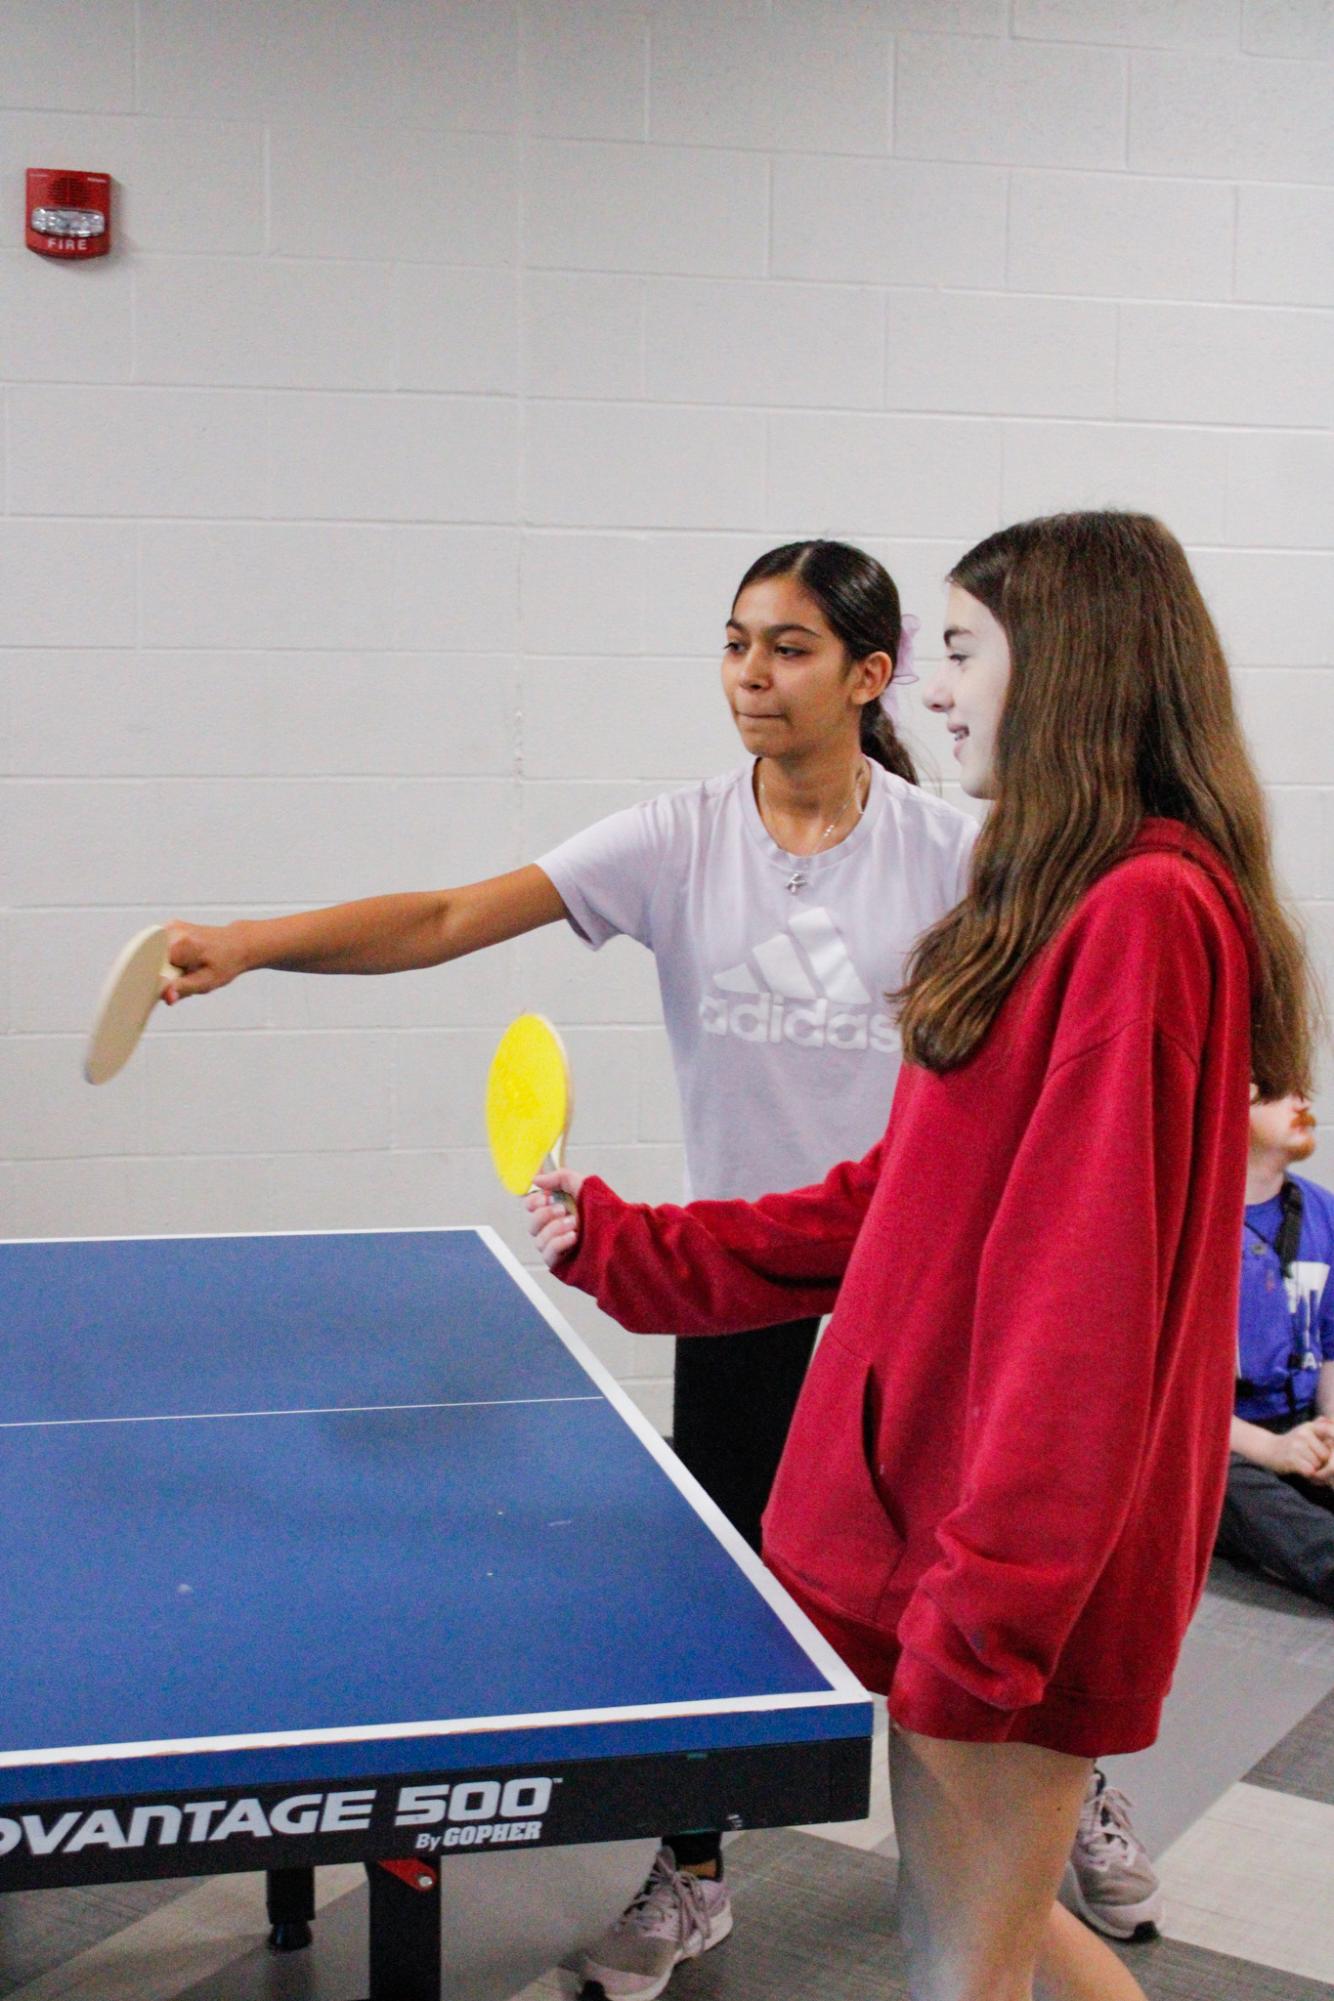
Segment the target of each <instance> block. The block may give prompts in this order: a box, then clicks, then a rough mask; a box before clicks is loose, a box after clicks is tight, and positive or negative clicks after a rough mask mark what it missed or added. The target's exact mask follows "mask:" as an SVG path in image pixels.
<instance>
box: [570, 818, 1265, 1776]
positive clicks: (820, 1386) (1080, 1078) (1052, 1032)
mask: <svg viewBox="0 0 1334 2001" xmlns="http://www.w3.org/2000/svg"><path fill="white" fill-rule="evenodd" d="M1256 977H1257V969H1256V964H1255V953H1254V944H1253V940H1252V933H1251V928H1250V925H1249V922H1248V920H1247V916H1246V913H1245V909H1244V906H1243V904H1242V902H1241V899H1240V896H1239V894H1238V891H1237V889H1236V887H1235V885H1234V883H1233V882H1232V880H1231V878H1230V877H1229V875H1228V874H1227V872H1226V870H1225V869H1224V867H1223V865H1222V863H1221V862H1220V860H1219V859H1218V857H1217V855H1216V854H1215V853H1214V851H1213V850H1212V849H1211V848H1210V847H1209V846H1208V845H1207V844H1206V843H1205V842H1204V841H1202V840H1201V839H1199V838H1198V837H1197V836H1196V835H1195V834H1193V833H1192V832H1190V831H1189V830H1188V829H1187V828H1185V827H1183V826H1181V825H1179V824H1178V823H1177V822H1175V821H1170V820H1148V821H1146V822H1145V823H1144V825H1143V827H1142V829H1141V831H1140V833H1139V835H1138V837H1137V838H1136V840H1135V841H1134V843H1133V844H1132V846H1131V847H1130V849H1129V850H1128V851H1127V853H1126V855H1125V856H1124V857H1123V859H1122V860H1121V861H1120V862H1118V863H1117V864H1116V865H1115V866H1114V867H1113V868H1111V869H1110V870H1109V871H1108V872H1107V873H1106V874H1105V875H1104V876H1102V877H1101V878H1100V879H1099V880H1098V881H1097V882H1096V883H1095V884H1094V885H1093V886H1092V888H1091V889H1089V891H1088V892H1087V893H1086V894H1085V896H1084V897H1083V898H1082V899H1081V901H1080V903H1079V904H1078V906H1077V907H1076V909H1075V911H1074V913H1073V914H1072V916H1071V917H1070V919H1069V921H1068V922H1067V923H1066V924H1065V925H1064V926H1063V928H1062V929H1061V931H1060V932H1059V933H1058V934H1057V936H1056V937H1055V938H1054V939H1053V940H1052V941H1051V942H1050V943H1049V944H1048V945H1047V946H1046V947H1044V949H1043V950H1042V951H1041V952H1039V953H1038V954H1037V955H1036V957H1035V958H1034V960H1033V961H1032V962H1031V964H1030V965H1029V966H1028V968H1027V969H1026V970H1025V972H1024V974H1023V975H1022V976H1021V978H1020V980H1019V981H1018V983H1017V984H1016V986H1015V987H1014V989H1013V990H1012V992H1011V993H1010V995H1009V997H1008V998H1007V999H1006V1001H1005V1002H1004V1004H1003V1005H1002V1007H1001V1008H1000V1010H999V1012H998V1013H997V1015H996V1018H995V1020H994V1021H993V1023H992V1026H991V1028H990V1030H989V1031H988V1033H987V1035H986V1037H985V1039H984V1040H983V1042H982V1044H981V1045H980V1047H979V1048H978V1050H977V1051H976V1053H975V1054H974V1055H973V1056H972V1057H971V1058H970V1059H969V1061H968V1062H967V1063H965V1064H963V1065H962V1066H961V1067H960V1068H958V1069H956V1070H952V1071H950V1072H948V1073H946V1074H945V1075H937V1074H935V1073H934V1072H932V1071H929V1070H923V1069H919V1068H917V1067H915V1066H912V1065H905V1067H904V1069H903V1071H902V1074H901V1076H900V1079H899V1084H898V1089H897V1091H896V1093H895V1097H894V1104H893V1109H892V1112H891V1115H890V1121H889V1127H888V1130H887V1131H886V1133H885V1136H884V1138H883V1139H882V1140H881V1141H880V1142H879V1144H878V1145H877V1146H876V1147H875V1148H873V1150H872V1151H871V1152H870V1153H869V1154H868V1155H867V1156H866V1158H865V1159H864V1160H862V1161H856V1162H848V1163H846V1164H844V1165H843V1166H840V1167H836V1168H835V1169H834V1170H833V1172H832V1173H831V1174H830V1175H829V1176H828V1177H827V1179H826V1180H825V1181H824V1182H822V1183H821V1184H820V1185H819V1186H818V1187H813V1188H803V1189H798V1190H797V1191H796V1192H795V1193H792V1194H788V1195H769V1196H765V1197H764V1198H763V1199H762V1200H760V1201H758V1202H753V1203H750V1202H695V1203H692V1204H691V1205H690V1206H689V1207H688V1208H678V1207H662V1208H656V1209H650V1208H646V1207H643V1206H637V1205H631V1204H628V1203H625V1202H622V1201H621V1200H620V1199H619V1198H618V1197H617V1196H616V1195H614V1194H613V1193H612V1191H611V1190H610V1189H609V1188H608V1187H607V1186H606V1185H605V1183H603V1182H601V1181H599V1180H598V1179H597V1178H596V1177H594V1176H590V1177H589V1178H588V1179H587V1180H586V1181H585V1182H584V1185H583V1194H582V1197H581V1201H580V1210H581V1217H582V1232H581V1237H580V1241H579V1244H578V1245H577V1247H576V1249H575V1251H574V1253H573V1254H572V1255H571V1256H570V1257H569V1258H567V1259H566V1260H565V1261H564V1262H563V1263H562V1264H561V1265H560V1266H559V1267H558V1268H557V1275H558V1276H559V1277H560V1278H562V1279H565V1280H567V1281H569V1282H570V1283H571V1284H573V1285H577V1286H580V1287H582V1288H583V1289H584V1290H585V1291H588V1292H591V1293H593V1294H594V1295H595V1296H596V1298H597V1299H598V1301H599V1303H600V1304H601V1305H602V1306H604V1307H605V1308H606V1310H607V1311H608V1312H609V1313H611V1314H613V1315H614V1316H615V1317H616V1319H618V1320H619V1321H621V1322H622V1324H623V1325H625V1326H626V1327H630V1328H634V1329H637V1330H640V1331H644V1332H655V1333H660V1332H663V1331H676V1332H679V1333H682V1334H715V1333H727V1332H732V1331H734V1330H737V1329H740V1328H746V1327H761V1326H766V1325H770V1324H772V1323H775V1322H779V1321H785V1320H792V1319H796V1318H798V1317H802V1316H805V1315H811V1314H820V1313H828V1312H830V1311H831V1310H832V1312H833V1319H832V1321H831V1322H830V1324H829V1327H828V1328H827V1330H826V1332H825V1336H824V1339H823V1340H822V1342H821V1343H820V1346H819V1348H818V1349H817V1351H816V1354H815V1359H814V1361H813V1363H812V1365H811V1369H810V1374H809V1376H808V1378H807V1381H806V1384H805V1387H804V1389H803V1392H802V1395H801V1400H800V1402H799V1404H798V1406H797V1412H796V1416H795V1418H794V1420H793V1424H792V1430H791V1434H790V1436H789V1439H788V1445H787V1450H786V1453H785V1455H784V1458H783V1461H782V1464H781V1466H780V1468H779V1472H778V1477H777V1480H776V1482H775V1485H774V1490H773V1494H772V1497H771V1499H770V1503H769V1508H768V1512H767V1513H766V1516H765V1523H764V1553H765V1558H766V1561H767V1562H768V1563H769V1565H770V1567H771V1568H772V1569H773V1570H774V1571H775V1572H776V1573H777V1575H778V1577H779V1578H780V1579H781V1580H782V1582H783V1583H784V1584H785V1585H786V1586H787V1588H788V1590H789V1591H790V1592H791V1593H792V1594H793V1596H794V1597H795V1598H796V1599H797V1601H798V1602H799V1603H800V1604H801V1605H802V1606H803V1608H804V1609H805V1610H806V1611H807V1612H808V1613H809V1615H810V1616H811V1618H812V1619H813V1620H814V1621H815V1623H816V1624H817V1625H818V1626H819V1627H820V1628H821V1629H822V1630H823V1631H824V1632H825V1633H826V1634H827V1636H828V1637H829V1639H830V1640H831V1641H832V1642H833V1644H834V1645H835V1646H836V1647H837V1648H838V1650H839V1651H840V1652H841V1653H842V1654H843V1656H844V1658H845V1659H846V1660H847V1661H848V1663H849V1665H850V1666H851V1667H852V1668H853V1669H854V1671H855V1672H856V1673H858V1674H859V1675H860V1676H861V1677H862V1679H863V1680H864V1681H865V1682H866V1683H867V1684H868V1686H870V1687H871V1688H875V1689H880V1690H883V1691H885V1692H887V1693H888V1695H889V1698H890V1711H891V1714H892V1715H893V1716H894V1718H895V1719H896V1720H897V1721H898V1722H899V1723H900V1724H902V1725H903V1726H904V1727H905V1728H906V1729H910V1730H916V1731H920V1732H923V1733H925V1734H926V1735H928V1736H934V1737H950V1738H958V1739H965V1740H976V1741H1002V1740H1006V1739H1011V1740H1014V1741H1017V1742H1022V1743H1031V1744H1041V1745H1046V1746H1048V1747H1050V1748H1051V1749H1053V1750H1059V1751H1067V1752H1071V1753H1074V1754H1077V1755H1081V1756H1096V1755H1099V1754H1102V1753H1109V1752H1115V1751H1134V1750H1138V1749H1140V1748H1141V1747H1142V1746H1144V1745H1145V1744H1149V1743H1152V1741H1153V1739H1154V1736H1155V1734H1156V1731H1157V1726H1158V1718H1159V1712H1160V1710H1161V1707H1162V1702H1163V1698H1164V1696H1165V1695H1166V1694H1167V1691H1168V1688H1169V1687H1170V1685H1171V1679H1172V1673H1173V1670H1174V1667H1175V1664H1176V1659H1177V1654H1178V1652H1179V1650H1180V1646H1181V1641H1182V1638H1183V1636H1184V1634H1185V1630H1186V1626H1187V1624H1188V1622H1189V1620H1190V1617H1191V1614H1192V1612H1193V1610H1194V1608H1195V1605H1196V1602H1197V1600H1198V1598H1199V1594H1200V1591H1201V1589H1202V1586H1203V1581H1204V1575H1205V1571H1206V1567H1207V1565H1208V1561H1209V1555H1210V1551H1211V1548H1212V1545H1213V1537H1214V1530H1215V1527H1216V1525H1217V1520H1218V1515H1219V1511H1220V1508H1221V1506H1222V1497H1223V1486H1224V1479H1225V1473H1226V1466H1227V1450H1228V1429H1229V1422H1230V1418H1231V1414H1232V1396H1233V1380H1234V1370H1235V1364H1236V1344H1237V1294H1238V1283H1239V1266H1240V1251H1239V1246H1240V1242H1241V1220H1242V1202H1243V1194H1244V1185H1245V1171H1246V1150H1247V1125H1248V1101H1249V1083H1250V1066H1251V1054H1250V1021H1251V988H1252V983H1253V981H1254V980H1255V978H1256ZM740 1421H744V1420H740Z"/></svg>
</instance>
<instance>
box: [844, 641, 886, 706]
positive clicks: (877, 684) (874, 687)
mask: <svg viewBox="0 0 1334 2001" xmlns="http://www.w3.org/2000/svg"><path fill="white" fill-rule="evenodd" d="M853 671H854V677H855V681H854V692H855V694H856V696H857V699H858V701H860V702H862V703H866V702H877V701H879V699H880V697H881V696H882V695H883V694H884V692H885V690H886V688H887V687H888V686H889V677H890V675H891V674H892V672H893V671H894V662H893V661H892V660H891V659H890V657H889V655H888V653H868V654H867V655H866V656H865V657H864V659H861V660H858V661H857V662H856V663H855V666H854V670H853Z"/></svg>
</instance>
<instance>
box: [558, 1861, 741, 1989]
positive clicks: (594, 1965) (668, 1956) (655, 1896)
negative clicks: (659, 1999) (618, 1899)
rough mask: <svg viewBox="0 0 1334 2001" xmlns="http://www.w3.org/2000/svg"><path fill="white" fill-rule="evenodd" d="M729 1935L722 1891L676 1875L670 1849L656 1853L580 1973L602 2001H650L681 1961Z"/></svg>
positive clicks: (707, 1881) (703, 1880) (718, 1885)
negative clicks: (644, 1878) (629, 1900)
mask: <svg viewBox="0 0 1334 2001" xmlns="http://www.w3.org/2000/svg"><path fill="white" fill-rule="evenodd" d="M731 1929H732V1905H731V1902H730V1900H729V1898H728V1895H727V1885H726V1884H725V1883H724V1882H722V1881H721V1880H717V1881H715V1880H714V1879H713V1878H711V1877H708V1876H692V1875H691V1874H690V1872H689V1870H686V1869H678V1868H677V1866H676V1857H675V1856H674V1855H673V1854H672V1851H671V1849H670V1848H660V1849H659V1850H658V1853H657V1857H656V1859H655V1861H654V1864H653V1868H652V1871H651V1872H650V1875H649V1879H648V1881H647V1883H645V1885H644V1887H643V1889H642V1890H641V1891H640V1893H639V1895H638V1896H637V1897H636V1898H635V1899H634V1901H633V1902H632V1903H631V1904H630V1906H629V1907H628V1909H626V1910H625V1911H623V1912H622V1913H621V1915H620V1917H619V1918H617V1920H616V1922H615V1924H614V1925H609V1926H608V1928H607V1930H606V1931H605V1932H603V1934H602V1937H601V1938H600V1939H599V1940H598V1942H597V1944H596V1945H595V1946H592V1947H591V1948H590V1949H589V1951H588V1952H586V1953H585V1954H584V1956H583V1959H582V1960H581V1962H580V1965H579V1972H580V1973H581V1974H582V1976H583V1978H584V1980H585V1981H587V1982H588V1983H589V1984H590V1986H591V1987H592V1991H593V1992H594V1993H595V1994H596V1993H597V1991H598V1990H599V1989H601V1991H602V1993H603V1994H604V1995H605V1996H606V1997H607V2001H654V1997H655V1996H656V1995H659V1994H661V1993H662V1990H663V1988H664V1987H665V1986H666V1985H667V1982H668V1981H669V1980H670V1979H671V1977H672V1973H673V1970H674V1969H675V1968H676V1967H678V1966H679V1965H680V1963H681V1961H682V1960H683V1959H698V1957H699V1955H700V1954H701V1953H702V1952H708V1951H710V1950H711V1948H712V1947H714V1946H715V1945H721V1944H722V1942H723V1940H724V1939H725V1938H726V1937H727V1934H728V1933H729V1932H730V1931H731ZM585 1991H586V1992H587V1989H586V1990H585Z"/></svg>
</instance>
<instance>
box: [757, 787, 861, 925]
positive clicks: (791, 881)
mask: <svg viewBox="0 0 1334 2001" xmlns="http://www.w3.org/2000/svg"><path fill="white" fill-rule="evenodd" d="M869 775H870V767H869V766H868V765H867V762H866V759H865V758H862V760H861V762H860V764H859V765H858V767H857V770H856V773H855V775H854V777H853V780H852V791H851V793H850V794H849V796H848V798H847V799H846V800H845V802H844V804H843V805H842V806H840V808H839V810H838V812H837V813H835V815H834V817H833V819H832V820H831V821H830V822H829V825H828V826H827V827H826V828H825V830H824V832H823V833H822V834H821V836H820V838H819V839H818V840H817V842H816V843H815V846H814V847H813V848H812V849H811V853H812V854H813V855H818V854H819V852H820V850H821V849H822V848H823V846H824V844H825V842H826V841H827V840H828V839H829V836H830V835H831V834H832V833H833V831H834V829H835V827H837V825H838V824H839V822H840V820H842V819H843V818H844V816H845V815H846V814H847V812H848V811H849V809H850V808H851V807H853V806H855V807H856V808H857V818H858V819H860V818H861V816H862V814H863V813H864V812H865V811H866V801H865V800H864V799H861V798H860V797H859V796H858V795H859V793H860V790H861V782H862V779H863V777H867V778H869ZM755 785H756V790H757V792H758V794H759V804H760V817H761V818H763V817H764V809H765V803H766V802H765V796H764V759H763V758H761V759H760V762H759V765H758V767H757V769H756V773H755ZM870 796H871V788H870V785H869V784H868V785H867V788H866V797H867V799H869V798H870ZM809 880H810V878H809V876H807V875H805V874H804V873H803V872H802V870H801V869H795V870H794V871H793V873H792V874H791V875H790V876H789V877H788V879H787V881H786V883H785V884H784V885H783V886H784V888H785V889H786V890H787V893H788V895H789V896H795V895H796V893H797V891H798V890H799V889H804V888H805V887H806V884H807V882H808V881H809Z"/></svg>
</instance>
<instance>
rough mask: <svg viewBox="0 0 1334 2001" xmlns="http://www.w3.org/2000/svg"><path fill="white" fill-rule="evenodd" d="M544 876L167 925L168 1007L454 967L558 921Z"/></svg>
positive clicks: (532, 869) (555, 897)
mask: <svg viewBox="0 0 1334 2001" xmlns="http://www.w3.org/2000/svg"><path fill="white" fill-rule="evenodd" d="M565 914H566V913H565V905H564V903H563V902H562V901H561V898H560V896H559V894H558V893H557V891H556V889H555V887H554V885H553V884H552V882H551V880H550V878H549V877H548V876H546V875H545V874H544V873H543V871H542V870H541V869H540V868H538V867H537V865H536V863H529V865H528V866H527V867H526V868H520V869H513V870H511V872H510V873H509V874H508V875H496V876H491V877H489V878H488V879H487V880H486V881H485V882H471V883H467V884H465V885H464V886H463V887H462V888H460V889H440V890H412V891H408V892H407V893H405V894H403V895H396V896H368V897H364V898H362V899H361V900H360V901H359V902H356V903H335V904H332V905H330V906H329V907H328V908H327V909H324V910H303V911H298V912H297V913H296V914H295V915H293V916H291V917H263V918H249V919H245V918H243V919H241V920H240V921H239V922H237V923H234V924H219V925H212V924H190V923H182V922H177V923H174V924H172V925H170V926H169V927H168V950H169V953H170V955H171V959H172V962H173V964H174V965H177V966H179V967H180V968H181V977H180V979H179V980H177V981H175V982H174V983H173V985H172V986H171V987H170V988H169V989H168V990H167V993H166V995H165V996H164V998H165V999H166V1000H167V1002H168V1003H169V1004H170V1003H172V1002H174V1001H177V1000H187V999H189V998H190V997H191V996H193V995H195V994H207V993H212V992H214V991H215V990H216V989H217V988H218V987H225V986H227V985H229V984H230V982H231V981H232V980H234V979H236V978H238V977H239V975H240V974H242V973H252V972H257V971H259V970H260V969H261V968H264V967H269V968H272V969H273V970H275V971H278V972H286V973H403V972H408V971H411V970H413V969H414V968H417V967H421V966H439V965H443V964H444V963H445V962H446V961H447V960H449V959H462V958H465V957H466V956H467V954H468V953H469V952H479V951H481V950H482V949H483V947H484V946H487V945H499V944H502V943H503V942H504V941H505V939H507V938H517V937H519V936H520V935H521V934H522V933H523V932H525V931H535V930H537V929H538V928H539V926H541V925H543V924H554V923H556V922H557V920H558V919H560V918H562V917H564V916H565Z"/></svg>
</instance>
